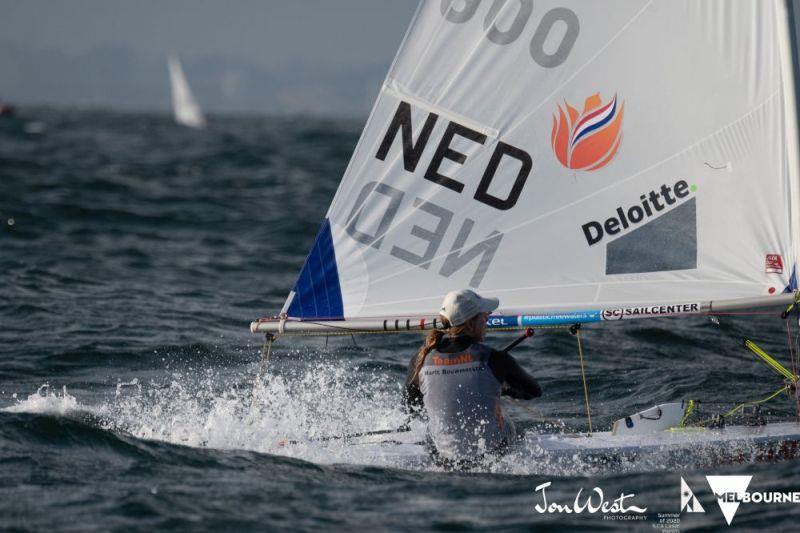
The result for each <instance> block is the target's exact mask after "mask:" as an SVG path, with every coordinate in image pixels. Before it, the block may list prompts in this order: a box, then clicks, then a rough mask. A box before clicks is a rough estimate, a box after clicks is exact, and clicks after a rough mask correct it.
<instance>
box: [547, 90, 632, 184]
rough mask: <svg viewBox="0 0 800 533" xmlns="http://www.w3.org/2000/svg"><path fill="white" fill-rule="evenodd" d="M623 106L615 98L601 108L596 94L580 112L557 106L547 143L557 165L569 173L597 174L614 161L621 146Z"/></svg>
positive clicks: (601, 103) (569, 107)
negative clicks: (592, 172) (584, 172)
mask: <svg viewBox="0 0 800 533" xmlns="http://www.w3.org/2000/svg"><path fill="white" fill-rule="evenodd" d="M624 114H625V104H624V103H623V102H619V103H618V102H617V95H614V98H612V99H611V101H610V102H609V103H607V104H603V101H602V100H601V99H600V94H599V93H598V94H594V95H592V96H590V97H589V98H587V99H586V102H585V103H584V104H583V112H582V113H580V112H578V110H577V109H575V108H574V107H572V106H571V105H569V104H568V103H567V102H566V101H565V102H564V107H561V106H558V116H556V115H553V133H552V136H551V139H550V142H551V144H552V146H553V152H554V153H555V154H556V157H557V158H558V160H559V162H561V164H562V165H564V166H565V167H567V168H571V169H573V170H597V169H598V168H603V167H604V166H606V165H607V164H609V163H610V162H611V160H612V159H614V156H615V155H616V154H617V150H619V145H620V143H621V142H622V116H623V115H624Z"/></svg>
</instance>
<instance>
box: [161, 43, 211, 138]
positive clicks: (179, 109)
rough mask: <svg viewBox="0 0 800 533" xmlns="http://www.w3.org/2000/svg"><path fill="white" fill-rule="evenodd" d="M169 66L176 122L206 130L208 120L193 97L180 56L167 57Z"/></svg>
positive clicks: (171, 55)
mask: <svg viewBox="0 0 800 533" xmlns="http://www.w3.org/2000/svg"><path fill="white" fill-rule="evenodd" d="M167 65H168V67H169V81H170V85H171V87H172V108H173V109H174V111H175V122H177V123H178V124H182V125H183V126H187V127H189V128H198V129H199V128H204V127H205V125H206V119H205V117H204V116H203V112H202V111H201V110H200V106H198V105H197V102H196V101H195V99H194V96H193V95H192V90H191V89H189V84H188V83H187V81H186V76H185V75H184V74H183V67H182V66H181V62H180V60H179V59H178V56H177V55H175V54H170V55H169V56H168V57H167Z"/></svg>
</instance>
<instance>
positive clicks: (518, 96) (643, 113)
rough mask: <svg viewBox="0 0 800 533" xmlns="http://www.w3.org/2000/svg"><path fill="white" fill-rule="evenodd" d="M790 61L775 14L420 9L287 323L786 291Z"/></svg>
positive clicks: (577, 4)
mask: <svg viewBox="0 0 800 533" xmlns="http://www.w3.org/2000/svg"><path fill="white" fill-rule="evenodd" d="M789 7H790V6H789ZM790 43H791V39H790V25H789V11H788V9H787V5H786V2H785V1H784V0H763V1H758V2H750V1H742V2H735V1H730V0H704V1H703V2H698V1H696V0H604V1H602V2H586V1H585V0H556V1H546V0H541V1H536V2H533V1H531V0H509V1H504V0H496V1H484V2H480V1H476V0H464V1H458V2H451V1H450V0H441V1H440V0H429V1H423V2H422V3H421V4H420V6H419V8H418V11H417V13H416V15H415V17H414V20H413V21H412V24H411V27H410V28H409V30H408V33H407V35H406V38H405V40H404V42H403V44H402V46H401V48H400V50H399V52H398V55H397V57H396V59H395V62H394V64H393V65H392V67H391V69H390V71H389V74H388V77H387V78H386V81H385V83H384V85H383V87H382V89H381V91H380V94H379V96H378V99H377V101H376V103H375V106H374V108H373V111H372V113H371V115H370V118H369V120H368V122H367V124H366V126H365V128H364V132H363V134H362V136H361V139H360V141H359V143H358V146H357V147H356V149H355V153H354V155H353V157H352V160H351V162H350V164H349V166H348V168H347V170H346V172H345V175H344V178H343V179H342V182H341V185H340V186H339V189H338V191H337V193H336V196H335V198H334V200H333V203H332V204H331V206H330V209H329V210H328V213H327V217H326V219H325V221H324V223H323V224H322V227H321V229H320V232H319V235H318V236H317V240H316V242H315V244H314V246H313V248H312V250H311V252H310V253H309V256H308V259H307V261H306V264H305V265H304V266H303V269H302V271H301V274H300V276H299V278H298V281H297V284H296V285H295V288H294V290H293V291H292V292H291V294H290V295H289V298H288V300H287V302H286V305H285V306H284V309H283V311H284V313H286V314H287V315H288V316H289V317H296V318H302V319H326V318H328V319H342V318H344V319H346V320H350V319H360V318H364V317H388V316H391V317H397V316H430V315H431V314H435V313H436V310H437V309H438V305H439V302H440V301H441V299H442V297H443V295H444V294H445V293H447V292H448V291H450V290H453V289H459V288H464V287H473V288H476V289H477V290H479V291H480V292H481V294H485V295H488V296H497V297H499V298H500V301H501V308H500V310H501V312H504V313H539V312H558V311H570V310H573V311H575V310H597V309H612V308H613V309H618V310H620V311H619V312H620V313H624V312H625V311H624V309H625V308H629V309H630V308H633V309H643V308H645V306H649V305H652V304H656V303H657V304H669V303H676V304H677V303H685V302H705V301H710V300H727V299H735V298H754V297H761V296H764V297H766V296H768V295H771V294H776V295H777V294H781V293H783V292H784V291H789V290H792V289H794V288H795V285H796V283H795V277H794V269H795V265H796V261H797V257H798V236H800V231H799V226H798V221H800V214H799V212H798V198H800V196H798V185H800V184H799V183H798V149H797V148H798V146H797V143H798V140H797V119H796V111H795V100H794V99H795V92H794V80H793V68H792V65H793V58H792V53H791V48H792V47H791V46H790ZM653 314H658V313H657V310H656V311H655V312H654V313H653Z"/></svg>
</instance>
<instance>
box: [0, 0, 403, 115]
mask: <svg viewBox="0 0 800 533" xmlns="http://www.w3.org/2000/svg"><path fill="white" fill-rule="evenodd" d="M416 5H417V1H416V0H403V1H401V2H397V1H395V2H389V1H383V2H375V1H371V2H370V1H368V0H338V1H337V2H336V3H332V2H325V1H324V0H303V1H300V2H291V3H286V2H282V1H268V2H259V1H256V0H245V1H242V2H237V3H235V4H233V5H226V4H222V3H221V2H212V1H209V0H196V1H193V0H172V1H168V2H158V1H156V0H141V1H139V2H136V3H124V2H121V1H117V0H111V1H108V0H106V1H104V0H74V1H71V2H69V3H55V4H53V3H50V2H46V1H44V0H27V1H26V2H24V3H23V2H17V1H12V0H0V10H2V13H3V17H0V99H2V100H5V101H8V102H10V103H15V104H19V105H44V106H53V107H79V108H89V109H110V110H128V111H153V112H166V111H168V110H169V109H170V107H171V103H170V93H169V82H168V78H167V67H166V55H167V53H169V52H170V51H174V52H176V53H177V54H178V55H179V56H180V58H181V61H182V63H183V66H184V70H185V72H186V77H187V79H188V81H189V84H190V86H191V88H192V91H193V92H194V94H195V97H196V98H197V100H198V102H199V104H200V106H201V107H202V108H203V109H204V110H205V111H206V112H208V113H211V114H215V113H216V114H251V113H256V114H266V115H276V114H277V115H284V114H285V115H296V114H309V115H330V116H350V117H359V116H363V115H365V114H367V113H368V112H369V109H370V108H371V106H372V103H373V101H374V99H375V97H376V95H377V93H378V89H379V87H380V84H381V82H382V80H383V78H384V77H385V75H386V72H387V70H388V68H389V65H390V64H391V61H392V59H393V58H394V55H395V52H396V50H397V47H398V46H399V44H400V42H401V40H402V37H403V35H404V33H405V30H406V27H407V26H408V24H409V22H410V20H411V17H412V16H413V12H414V10H415V9H416Z"/></svg>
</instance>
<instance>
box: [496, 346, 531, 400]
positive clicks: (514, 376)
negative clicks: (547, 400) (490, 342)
mask: <svg viewBox="0 0 800 533" xmlns="http://www.w3.org/2000/svg"><path fill="white" fill-rule="evenodd" d="M489 368H490V369H491V370H492V373H493V374H494V375H495V377H496V378H497V380H498V381H499V382H500V383H502V384H503V394H504V395H506V396H511V397H512V398H518V399H521V400H531V399H533V398H538V397H539V396H541V395H542V387H541V386H540V385H539V382H537V381H536V379H535V378H534V377H533V376H532V375H530V374H529V373H528V372H526V371H525V369H523V368H522V367H521V366H519V363H517V360H516V359H514V358H513V357H512V356H511V354H509V353H508V352H500V351H493V352H492V355H491V357H490V358H489Z"/></svg>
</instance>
